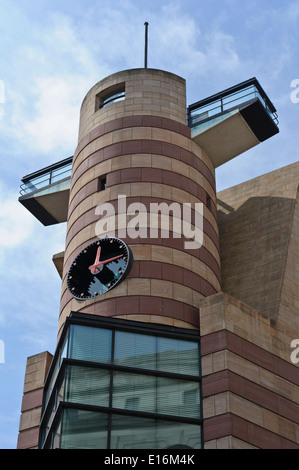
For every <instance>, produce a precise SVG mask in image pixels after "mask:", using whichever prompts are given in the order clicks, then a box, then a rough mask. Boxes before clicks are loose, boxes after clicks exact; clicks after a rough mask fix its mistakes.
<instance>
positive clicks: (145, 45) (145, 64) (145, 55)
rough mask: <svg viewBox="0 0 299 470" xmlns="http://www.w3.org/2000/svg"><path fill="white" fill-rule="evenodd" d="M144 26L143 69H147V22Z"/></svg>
mask: <svg viewBox="0 0 299 470" xmlns="http://www.w3.org/2000/svg"><path fill="white" fill-rule="evenodd" d="M144 26H145V41H144V68H145V69H147V49H148V22H147V21H146V22H145V23H144Z"/></svg>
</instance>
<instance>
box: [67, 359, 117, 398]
mask: <svg viewBox="0 0 299 470" xmlns="http://www.w3.org/2000/svg"><path fill="white" fill-rule="evenodd" d="M65 383H66V384H65V394H64V401H67V402H73V403H81V404H85V405H96V406H109V387H110V372H109V371H108V370H103V369H92V368H91V367H80V366H68V367H67V371H66V380H65Z"/></svg>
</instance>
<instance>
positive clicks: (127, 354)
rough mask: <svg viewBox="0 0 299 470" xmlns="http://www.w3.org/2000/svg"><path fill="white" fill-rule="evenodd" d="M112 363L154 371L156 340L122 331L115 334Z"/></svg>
mask: <svg viewBox="0 0 299 470" xmlns="http://www.w3.org/2000/svg"><path fill="white" fill-rule="evenodd" d="M114 362H115V364H118V365H125V366H128V367H139V368H142V369H153V370H155V369H156V338H155V336H147V335H141V334H135V333H127V332H124V331H116V332H115V350H114Z"/></svg>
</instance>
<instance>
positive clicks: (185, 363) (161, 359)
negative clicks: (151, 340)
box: [157, 337, 199, 376]
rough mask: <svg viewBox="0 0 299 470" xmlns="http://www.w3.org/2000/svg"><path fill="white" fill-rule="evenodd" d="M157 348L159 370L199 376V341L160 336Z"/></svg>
mask: <svg viewBox="0 0 299 470" xmlns="http://www.w3.org/2000/svg"><path fill="white" fill-rule="evenodd" d="M157 349H158V354H157V362H158V364H157V369H158V370H160V371H164V372H173V373H176V374H187V375H196V376H198V374H199V354H198V343H195V342H192V341H182V340H179V339H172V338H163V337H159V338H158V348H157Z"/></svg>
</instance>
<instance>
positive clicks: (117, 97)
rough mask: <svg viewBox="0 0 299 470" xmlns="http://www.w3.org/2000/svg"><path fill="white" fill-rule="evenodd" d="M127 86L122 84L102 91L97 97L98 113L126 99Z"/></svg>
mask: <svg viewBox="0 0 299 470" xmlns="http://www.w3.org/2000/svg"><path fill="white" fill-rule="evenodd" d="M125 94H126V93H125V84H124V83H121V84H118V85H116V86H112V87H110V88H107V89H106V90H104V91H102V92H101V93H99V94H98V95H97V96H96V111H97V110H98V109H102V108H104V107H105V106H107V105H109V104H112V103H117V102H118V101H122V100H124V99H125Z"/></svg>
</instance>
